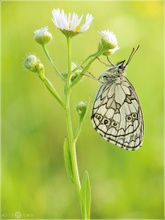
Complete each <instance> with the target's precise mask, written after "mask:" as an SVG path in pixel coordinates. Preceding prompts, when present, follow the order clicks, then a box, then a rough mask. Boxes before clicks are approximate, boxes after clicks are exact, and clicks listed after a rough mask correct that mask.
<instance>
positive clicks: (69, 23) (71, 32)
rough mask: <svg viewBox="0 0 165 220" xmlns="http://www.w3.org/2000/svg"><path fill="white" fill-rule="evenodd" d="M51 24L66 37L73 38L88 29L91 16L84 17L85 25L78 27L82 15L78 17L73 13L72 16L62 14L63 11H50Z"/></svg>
mask: <svg viewBox="0 0 165 220" xmlns="http://www.w3.org/2000/svg"><path fill="white" fill-rule="evenodd" d="M52 15H53V19H52V20H53V22H54V24H55V26H56V27H57V28H58V29H59V30H61V31H62V33H63V34H65V35H66V36H67V37H73V36H75V35H77V34H79V33H83V32H85V31H86V30H88V29H89V27H90V24H91V22H92V20H93V16H92V15H91V14H87V15H86V21H85V24H83V25H82V26H80V23H81V20H82V18H83V15H81V17H79V16H78V15H77V14H76V13H75V12H74V13H73V14H71V13H69V14H68V15H67V14H65V13H64V10H62V11H61V12H60V9H59V8H58V9H54V10H53V11H52Z"/></svg>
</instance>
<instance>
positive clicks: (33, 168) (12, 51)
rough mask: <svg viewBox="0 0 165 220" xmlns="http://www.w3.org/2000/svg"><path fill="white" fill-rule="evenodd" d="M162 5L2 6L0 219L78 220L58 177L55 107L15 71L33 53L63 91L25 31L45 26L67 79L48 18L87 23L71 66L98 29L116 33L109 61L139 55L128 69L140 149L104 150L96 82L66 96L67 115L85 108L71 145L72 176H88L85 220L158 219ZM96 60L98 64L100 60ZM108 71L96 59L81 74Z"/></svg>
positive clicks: (27, 76) (61, 131)
mask: <svg viewBox="0 0 165 220" xmlns="http://www.w3.org/2000/svg"><path fill="white" fill-rule="evenodd" d="M163 4H164V3H163V1H162V2H160V1H139V2H137V1H135V2H134V1H132V2H130V1H80V2H79V1H77V2H76V1H54V2H53V1H52V2H49V1H41V2H30V1H29V2H19V1H18V2H14V1H13V2H12V1H11V2H10V1H9V2H8V1H4V2H2V3H1V12H2V13H1V18H2V41H1V46H2V50H1V52H2V203H1V213H2V216H1V217H2V218H6V219H9V218H15V216H14V215H15V213H16V212H20V213H21V214H22V218H33V219H35V218H37V219H39V218H40V219H48V218H52V219H60V218H63V219H65V218H80V217H81V215H80V209H79V204H78V200H77V197H76V191H75V188H74V185H73V184H72V183H71V182H70V180H69V179H68V177H67V175H66V171H65V167H64V159H63V142H64V138H65V136H66V127H65V115H64V112H63V110H62V108H61V107H60V106H59V105H58V103H57V102H56V100H54V99H53V97H52V96H51V94H50V93H49V92H48V91H47V90H46V88H45V87H44V85H43V83H42V82H41V81H40V80H39V78H38V77H37V76H36V75H35V74H34V73H31V72H29V71H26V70H24V68H23V65H22V63H23V60H24V58H25V57H26V55H27V54H29V53H34V54H36V55H37V56H38V57H39V58H40V59H41V61H42V62H43V63H44V65H45V70H46V74H47V76H48V78H50V79H51V80H52V82H53V83H54V85H55V86H56V89H57V90H58V91H59V92H60V93H61V94H62V93H63V87H62V86H63V84H62V82H61V81H60V79H59V78H58V77H57V76H56V75H55V73H54V70H53V68H52V66H51V65H50V63H49V62H48V60H47V59H46V57H45V55H44V52H43V51H42V48H41V46H40V45H39V44H37V43H36V42H35V41H34V38H33V31H34V30H36V29H39V28H41V27H45V26H48V27H49V31H50V32H51V33H52V34H53V41H52V43H51V44H50V45H48V49H49V51H50V54H51V55H52V57H53V59H54V60H55V62H56V64H57V66H58V67H59V69H60V70H61V71H66V68H67V61H66V39H65V37H64V36H63V35H62V34H61V32H60V31H58V30H57V29H56V28H55V26H54V24H53V22H52V21H51V16H52V15H51V11H52V9H54V8H63V9H64V10H65V12H66V13H68V12H76V13H78V14H80V15H81V14H87V13H91V14H92V15H93V16H94V21H93V24H92V26H91V28H90V29H89V30H88V31H87V32H86V33H84V34H82V35H79V36H77V37H74V38H73V39H72V58H73V61H74V62H76V63H80V62H81V61H82V60H83V59H85V58H86V57H87V56H88V55H89V54H91V53H93V52H95V51H96V50H97V45H98V41H99V39H100V35H99V33H98V32H99V31H101V30H105V29H110V30H112V31H114V32H115V34H116V35H117V39H118V42H119V46H120V48H121V49H120V50H118V51H117V52H116V53H115V54H114V55H113V56H112V57H111V61H112V62H113V63H116V62H118V61H121V60H124V59H127V58H128V56H129V54H130V52H131V50H132V48H133V47H136V46H137V45H138V44H140V49H139V51H138V52H137V53H136V55H135V56H134V58H133V60H132V61H131V63H130V65H129V66H128V69H127V77H128V79H129V80H130V81H131V82H132V84H133V85H134V87H135V88H136V91H137V93H138V96H139V99H140V101H141V105H142V109H143V113H144V121H145V139H144V144H143V146H142V148H141V149H140V150H138V151H135V152H129V151H125V150H123V149H120V148H118V147H116V146H114V145H113V144H110V143H108V142H106V141H105V140H104V139H102V138H101V137H100V135H99V134H97V133H96V132H95V131H94V129H93V128H92V125H91V122H90V111H91V106H92V102H93V100H94V97H95V94H96V91H97V88H98V86H99V83H98V82H97V81H94V80H92V79H90V78H87V77H86V78H85V79H84V80H83V81H82V82H81V83H80V84H78V85H77V86H76V87H75V88H74V90H73V95H72V108H73V109H72V112H73V120H74V125H75V128H76V122H77V120H78V116H77V114H76V111H75V107H76V105H77V103H78V102H79V101H81V100H82V101H84V102H88V100H89V96H90V108H89V109H90V111H89V113H88V115H87V118H86V121H85V124H84V127H83V131H82V133H81V135H80V139H79V141H78V145H77V156H78V164H79V169H80V175H81V178H82V175H83V173H84V171H85V170H88V172H89V176H90V181H91V187H92V210H91V211H92V216H91V217H92V218H93V219H96V218H97V219H99V218H101V219H104V218H107V219H110V218H111V219H116V218H118V219H124V218H130V219H163V209H164V199H163V40H164V39H163ZM102 60H103V61H104V58H102ZM106 68H107V67H106V66H104V65H103V64H101V63H100V62H99V61H95V63H94V64H93V65H92V66H91V68H90V71H91V72H92V73H93V74H94V75H95V76H96V77H99V75H100V73H101V72H103V71H104V70H105V69H106Z"/></svg>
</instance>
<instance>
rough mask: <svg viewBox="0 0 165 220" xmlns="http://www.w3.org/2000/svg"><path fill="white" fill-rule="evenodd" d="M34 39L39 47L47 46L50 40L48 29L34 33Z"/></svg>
mask: <svg viewBox="0 0 165 220" xmlns="http://www.w3.org/2000/svg"><path fill="white" fill-rule="evenodd" d="M34 39H35V40H36V42H37V43H39V44H41V45H43V44H47V43H49V42H50V40H51V39H52V34H51V33H50V32H49V31H48V27H44V28H41V29H38V30H35V31H34Z"/></svg>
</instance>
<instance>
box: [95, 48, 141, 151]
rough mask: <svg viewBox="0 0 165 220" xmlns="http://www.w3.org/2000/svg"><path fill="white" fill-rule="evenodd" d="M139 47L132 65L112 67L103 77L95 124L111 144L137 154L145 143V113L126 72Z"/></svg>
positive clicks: (96, 107)
mask: <svg viewBox="0 0 165 220" xmlns="http://www.w3.org/2000/svg"><path fill="white" fill-rule="evenodd" d="M138 48H139V46H138V47H137V48H136V49H134V48H133V50H132V53H131V54H130V56H129V58H128V61H127V62H126V63H125V60H124V61H121V62H119V63H117V64H116V65H113V64H112V63H111V65H112V67H111V68H109V69H107V70H106V71H105V72H104V73H102V74H101V76H100V77H99V80H100V81H101V86H100V88H99V90H98V92H97V95H96V98H95V101H94V104H93V109H92V116H91V120H92V123H93V126H94V128H95V130H96V131H97V132H98V133H99V134H100V135H101V136H102V137H103V138H104V139H106V140H107V141H109V142H111V143H113V144H115V145H117V146H119V147H122V148H124V149H125V150H136V149H138V148H139V147H140V146H141V145H142V142H143V137H144V122H143V115H142V109H141V106H140V102H139V99H138V96H137V94H136V92H135V89H134V87H133V86H132V84H131V83H130V82H129V80H128V79H127V78H126V77H125V75H126V72H125V69H126V67H127V65H128V64H129V62H130V60H131V59H132V57H133V55H134V54H135V52H136V51H137V50H138Z"/></svg>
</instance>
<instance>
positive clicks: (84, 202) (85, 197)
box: [81, 171, 91, 219]
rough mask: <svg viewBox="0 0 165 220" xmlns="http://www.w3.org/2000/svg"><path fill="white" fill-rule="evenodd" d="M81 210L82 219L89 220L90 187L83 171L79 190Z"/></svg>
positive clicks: (86, 174)
mask: <svg viewBox="0 0 165 220" xmlns="http://www.w3.org/2000/svg"><path fill="white" fill-rule="evenodd" d="M81 210H82V216H83V218H84V219H90V210H91V187H90V181H89V175H88V172H87V171H85V173H84V176H83V180H82V188H81Z"/></svg>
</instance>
